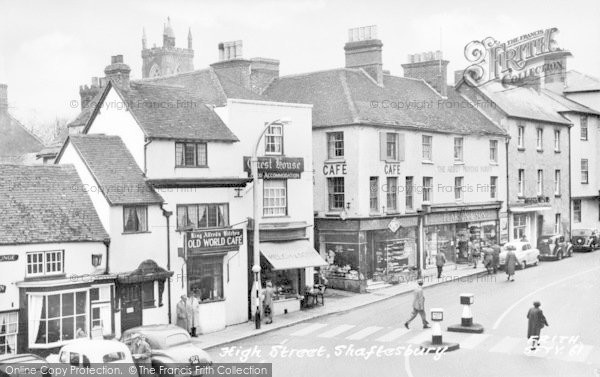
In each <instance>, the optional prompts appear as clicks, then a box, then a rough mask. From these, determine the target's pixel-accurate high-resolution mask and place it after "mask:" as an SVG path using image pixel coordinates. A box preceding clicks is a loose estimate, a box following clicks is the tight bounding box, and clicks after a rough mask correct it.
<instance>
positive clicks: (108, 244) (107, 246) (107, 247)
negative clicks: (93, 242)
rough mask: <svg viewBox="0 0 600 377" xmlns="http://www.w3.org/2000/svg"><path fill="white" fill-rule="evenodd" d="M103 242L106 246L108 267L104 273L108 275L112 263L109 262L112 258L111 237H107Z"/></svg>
mask: <svg viewBox="0 0 600 377" xmlns="http://www.w3.org/2000/svg"><path fill="white" fill-rule="evenodd" d="M102 243H103V244H104V246H106V268H105V269H104V275H108V273H109V266H110V264H109V262H110V259H109V258H108V257H109V256H110V253H109V249H110V247H109V246H110V238H106V239H105V240H104V241H102Z"/></svg>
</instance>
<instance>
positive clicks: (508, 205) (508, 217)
mask: <svg viewBox="0 0 600 377" xmlns="http://www.w3.org/2000/svg"><path fill="white" fill-rule="evenodd" d="M509 144H510V136H509V137H508V138H507V139H506V142H505V143H504V145H505V149H506V151H505V153H504V159H505V160H506V231H507V232H508V242H510V240H511V236H510V181H509V176H510V174H509V173H508V146H509ZM498 243H500V234H498Z"/></svg>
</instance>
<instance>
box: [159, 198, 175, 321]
mask: <svg viewBox="0 0 600 377" xmlns="http://www.w3.org/2000/svg"><path fill="white" fill-rule="evenodd" d="M160 208H161V209H162V213H163V216H164V217H165V218H166V219H167V271H171V228H170V226H169V219H170V217H171V215H173V212H171V211H167V210H165V209H164V208H163V207H162V204H161V205H160ZM167 305H168V318H169V324H171V323H172V320H171V316H172V313H171V277H168V278H167Z"/></svg>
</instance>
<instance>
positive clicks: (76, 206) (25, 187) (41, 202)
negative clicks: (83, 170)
mask: <svg viewBox="0 0 600 377" xmlns="http://www.w3.org/2000/svg"><path fill="white" fill-rule="evenodd" d="M0 176H1V177H2V179H0V213H2V216H0V229H2V231H1V232H0V244H24V243H46V242H47V243H54V242H74V241H102V240H104V239H108V234H107V233H106V231H105V230H104V227H103V226H102V223H101V222H100V219H99V218H98V214H97V213H96V211H95V209H94V206H93V205H92V202H91V200H90V198H89V196H88V194H87V193H86V192H85V191H84V190H83V189H77V188H78V187H79V188H82V187H83V185H82V183H81V180H80V179H79V176H78V175H77V171H76V170H75V168H74V167H73V166H71V165H31V166H26V165H0Z"/></svg>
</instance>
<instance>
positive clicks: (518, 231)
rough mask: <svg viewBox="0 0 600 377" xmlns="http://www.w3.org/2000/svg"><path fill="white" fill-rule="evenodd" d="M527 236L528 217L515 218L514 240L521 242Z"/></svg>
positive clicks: (515, 216) (516, 216)
mask: <svg viewBox="0 0 600 377" xmlns="http://www.w3.org/2000/svg"><path fill="white" fill-rule="evenodd" d="M526 235H527V215H514V216H513V238H514V239H515V240H520V239H522V238H523V237H525V236H526Z"/></svg>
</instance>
